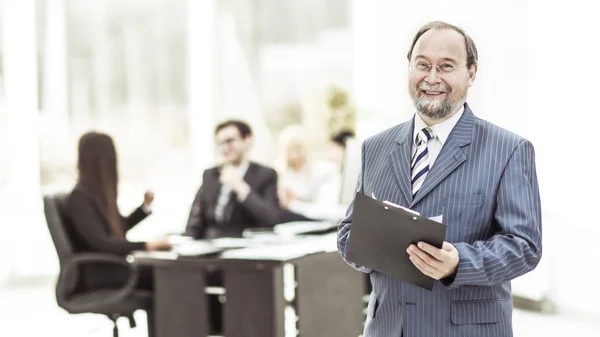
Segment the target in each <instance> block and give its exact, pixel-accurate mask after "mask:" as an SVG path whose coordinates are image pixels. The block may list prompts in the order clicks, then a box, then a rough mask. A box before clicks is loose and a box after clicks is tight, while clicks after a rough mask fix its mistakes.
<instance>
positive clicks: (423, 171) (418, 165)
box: [410, 128, 436, 199]
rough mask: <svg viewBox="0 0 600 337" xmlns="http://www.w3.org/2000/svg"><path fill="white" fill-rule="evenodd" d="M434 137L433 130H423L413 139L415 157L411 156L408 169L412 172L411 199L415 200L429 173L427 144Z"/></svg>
mask: <svg viewBox="0 0 600 337" xmlns="http://www.w3.org/2000/svg"><path fill="white" fill-rule="evenodd" d="M435 137H436V135H435V133H434V132H433V129H431V128H423V129H422V130H421V131H419V133H418V134H417V139H415V143H416V144H415V145H416V146H417V151H415V155H414V156H413V158H412V160H411V165H410V169H411V172H412V175H411V182H412V195H413V199H414V198H415V196H416V195H417V192H418V191H419V189H420V188H421V186H422V185H423V181H425V177H426V176H427V172H429V155H428V151H427V142H428V141H429V140H430V139H432V138H435Z"/></svg>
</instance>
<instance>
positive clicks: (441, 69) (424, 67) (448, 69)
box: [410, 61, 462, 75]
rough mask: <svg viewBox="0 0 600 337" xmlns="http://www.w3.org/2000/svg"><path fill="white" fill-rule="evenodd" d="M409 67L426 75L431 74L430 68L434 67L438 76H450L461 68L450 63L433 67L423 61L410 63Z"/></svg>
mask: <svg viewBox="0 0 600 337" xmlns="http://www.w3.org/2000/svg"><path fill="white" fill-rule="evenodd" d="M410 66H411V67H413V68H414V69H415V70H417V71H419V72H422V73H427V74H428V73H430V72H431V68H433V67H435V70H436V72H437V73H438V74H440V75H442V74H450V73H452V72H453V71H455V70H457V69H460V68H462V67H457V66H455V65H453V64H451V63H442V64H440V65H435V66H434V65H432V64H429V63H427V62H425V61H418V62H412V63H410Z"/></svg>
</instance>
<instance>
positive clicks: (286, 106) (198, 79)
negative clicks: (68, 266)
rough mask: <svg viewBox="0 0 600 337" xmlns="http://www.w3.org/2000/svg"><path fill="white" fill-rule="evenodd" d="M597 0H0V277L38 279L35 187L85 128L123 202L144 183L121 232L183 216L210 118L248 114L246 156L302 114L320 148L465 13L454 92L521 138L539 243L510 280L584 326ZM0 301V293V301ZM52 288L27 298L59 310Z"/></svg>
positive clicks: (71, 154)
mask: <svg viewBox="0 0 600 337" xmlns="http://www.w3.org/2000/svg"><path fill="white" fill-rule="evenodd" d="M595 7H596V6H595V5H594V4H593V3H592V2H588V1H583V0H576V1H553V2H552V1H550V2H547V1H536V0H528V1H522V0H508V1H496V2H491V3H490V2H481V1H471V0H460V1H458V0H457V1H441V0H433V1H429V2H427V3H422V2H410V3H405V2H398V1H393V0H377V1H373V0H371V1H366V0H302V1H298V0H176V1H174V0H170V1H169V0H126V1H124V0H120V1H116V0H114V1H113V0H102V1H86V0H38V1H34V0H0V8H1V9H2V12H1V14H0V209H1V211H0V231H1V232H2V235H0V254H1V255H0V256H2V258H1V259H0V284H1V286H0V289H1V290H0V294H2V296H3V297H5V296H6V297H5V298H10V299H11V301H20V299H23V300H31V301H34V300H33V299H31V298H30V297H31V295H27V294H36V291H42V290H39V289H45V290H43V291H51V287H48V286H47V285H46V284H47V283H51V282H52V279H53V277H54V276H55V274H56V272H57V269H58V263H57V259H56V254H55V252H54V247H53V245H52V242H51V240H50V237H49V235H48V232H47V228H46V223H45V219H44V217H43V210H42V204H41V198H40V196H41V194H42V193H44V192H47V191H54V190H68V189H70V188H71V187H72V185H73V183H74V180H75V177H76V170H75V160H76V143H77V139H78V137H79V136H80V135H81V134H82V133H83V132H84V131H85V130H88V129H90V128H94V129H98V130H102V131H107V132H109V133H110V134H111V135H112V136H113V137H114V139H115V141H116V145H117V148H118V152H119V168H120V173H121V185H120V191H121V199H120V200H119V202H120V205H121V207H122V208H123V209H124V210H125V209H131V208H133V207H134V206H136V205H137V204H139V202H140V201H141V198H142V193H143V191H144V190H145V189H146V188H151V189H153V190H154V191H155V192H156V202H155V205H154V208H155V211H154V216H153V217H151V218H150V219H148V220H147V221H146V223H144V225H142V226H140V227H139V228H136V229H135V230H134V231H133V232H132V233H131V238H132V239H148V238H152V237H156V236H159V235H161V234H164V233H167V232H180V231H182V230H183V228H184V225H185V219H186V218H187V214H188V211H189V206H190V203H191V201H192V198H193V195H194V192H195V190H196V189H197V187H198V186H199V185H200V183H201V181H200V179H201V171H202V169H204V168H206V167H208V166H210V165H211V164H212V163H214V160H215V153H214V140H213V127H214V124H215V123H216V122H218V121H221V120H223V119H225V118H229V117H238V118H243V119H246V120H249V121H250V122H251V124H252V127H253V128H254V130H255V134H256V137H255V144H254V149H253V158H255V159H256V160H257V161H259V162H262V163H265V164H269V165H272V164H273V163H274V161H275V160H276V159H277V158H276V156H277V151H276V144H275V140H276V138H277V135H278V133H279V132H280V131H281V130H282V129H283V128H284V127H285V126H287V125H290V124H298V123H299V124H302V125H303V126H305V127H306V128H307V129H308V130H309V131H310V135H309V138H310V139H311V146H312V148H313V150H314V156H315V157H316V158H320V157H323V156H324V155H325V154H324V153H321V152H320V149H321V148H322V145H323V144H325V143H326V141H327V134H328V132H329V130H331V128H335V125H336V124H335V123H336V122H339V121H336V116H347V115H350V116H355V120H356V123H355V127H356V131H357V135H358V138H359V139H364V138H365V137H368V136H369V135H371V134H374V133H376V132H377V131H379V130H382V129H383V128H386V127H388V126H390V125H393V124H396V123H399V122H401V121H403V120H406V119H408V118H409V117H410V116H411V115H412V113H413V108H412V103H411V102H410V100H409V97H408V95H407V88H406V83H407V80H406V78H407V66H406V59H405V55H406V51H407V48H408V46H409V44H410V40H411V39H412V36H413V34H414V33H415V32H416V30H417V29H418V28H419V27H420V26H421V25H422V24H423V23H425V22H428V21H431V20H436V19H441V20H444V21H448V22H450V23H455V24H457V25H459V26H461V27H463V28H464V29H465V30H466V31H467V33H469V34H470V35H471V36H472V37H473V38H474V40H475V42H476V43H477V46H478V48H479V50H480V63H479V72H478V76H477V81H476V84H475V86H474V87H473V88H472V89H471V91H470V95H469V103H470V105H471V107H472V108H473V110H474V112H475V114H476V115H478V116H479V117H482V118H485V119H487V120H490V121H492V122H494V123H496V124H499V125H501V126H503V127H506V128H508V129H510V130H512V131H515V132H517V133H519V134H521V135H523V136H525V137H527V138H529V139H530V140H531V141H532V142H533V144H534V145H535V147H536V153H537V166H538V174H539V180H540V186H541V194H542V201H543V205H542V206H543V216H544V257H543V259H542V263H541V264H540V266H539V267H538V269H537V270H536V271H535V272H534V273H532V274H530V275H527V276H526V277H525V278H523V279H522V280H518V281H517V282H515V284H514V290H515V293H518V294H520V295H522V296H524V297H525V298H532V299H534V300H540V299H541V300H546V301H548V303H551V304H552V307H553V309H554V310H556V311H557V312H558V313H556V314H553V315H558V316H556V317H562V318H563V319H564V320H565V321H564V322H566V323H564V324H565V329H566V326H570V327H572V328H573V329H576V327H577V326H582V327H583V328H582V329H587V328H585V327H588V328H589V331H592V330H594V329H595V330H596V331H598V330H600V326H599V325H597V323H596V325H593V324H594V321H596V322H597V321H598V318H600V291H599V290H598V288H597V287H595V285H594V284H595V280H597V279H598V276H600V273H599V272H598V271H597V265H598V263H597V251H598V249H597V244H598V243H597V241H598V240H597V238H598V237H600V226H599V222H598V220H597V217H598V216H597V215H596V214H595V213H596V212H595V211H596V209H597V207H596V205H597V203H598V197H597V191H599V190H600V179H599V178H598V176H597V173H596V170H595V167H596V164H597V162H598V161H597V159H596V155H595V154H596V152H597V147H598V145H599V141H598V140H597V135H596V132H595V131H596V129H597V126H598V122H599V121H600V118H599V117H598V104H597V103H596V100H597V99H596V97H595V96H596V93H595V89H596V88H597V87H598V81H599V79H600V76H599V75H600V69H599V67H598V66H597V65H596V63H597V60H596V59H597V57H596V56H597V55H598V46H597V43H596V42H595V40H596V37H595V32H596V31H597V28H595V27H594V22H595V21H594V20H596V18H595V13H596V12H597V10H596V8H595ZM340 101H341V102H342V104H337V103H339V102H340ZM48 280H49V281H48ZM15 294H21V295H15ZM44 296H45V297H41V298H42V299H43V302H51V301H53V299H52V297H51V294H48V295H44ZM42 299H39V300H37V301H38V302H39V301H42ZM7 303H8V302H7V301H5V300H4V298H3V299H2V300H0V307H2V309H1V310H0V313H2V314H3V315H5V314H7V312H8V313H10V311H11V310H9V306H8V305H7ZM35 303H37V302H35V301H34V302H32V305H34V304H35ZM53 305H54V303H44V304H43V305H42V306H43V307H47V308H52V310H56V311H58V310H59V309H58V308H54V307H53ZM31 310H34V309H31ZM48 310H51V309H48ZM23 314H26V312H16V313H13V316H14V321H16V322H25V319H24V318H23V316H22V315H23ZM4 317H10V316H4ZM49 317H52V315H50V316H49ZM61 317H62V316H61ZM527 317H529V316H527ZM535 317H536V318H531V322H538V321H537V319H538V318H537V317H538V316H535ZM550 317H552V316H550ZM40 319H41V320H42V321H43V322H46V323H47V324H49V325H50V326H52V325H53V324H52V321H47V320H44V319H43V318H40ZM571 319H572V321H571ZM75 320H76V319H75ZM3 321H4V319H3ZM72 321H73V318H71V319H67V318H64V322H72ZM519 322H521V323H523V324H527V323H524V322H525V321H519V319H516V324H518V323H519ZM528 322H529V321H528ZM539 322H546V321H545V320H542V321H539ZM533 324H536V323H533ZM544 324H545V323H544ZM557 324H558V323H557ZM561 326H562V325H561ZM24 329H27V328H26V327H24ZM528 329H531V330H528ZM48 331H49V330H48ZM516 331H517V332H521V334H520V335H522V336H525V335H527V334H525V331H536V330H534V329H533V327H531V326H525V325H523V326H521V327H519V326H516ZM564 331H569V330H564ZM587 331H588V330H581V333H580V334H574V335H578V336H583V335H585V333H587ZM555 332H557V335H562V334H559V333H558V332H560V329H555ZM590 336H591V335H590Z"/></svg>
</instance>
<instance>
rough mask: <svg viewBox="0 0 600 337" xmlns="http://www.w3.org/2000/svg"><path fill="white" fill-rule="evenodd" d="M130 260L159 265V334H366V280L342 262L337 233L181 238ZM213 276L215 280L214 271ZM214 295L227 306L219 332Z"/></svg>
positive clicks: (178, 336) (344, 336)
mask: <svg viewBox="0 0 600 337" xmlns="http://www.w3.org/2000/svg"><path fill="white" fill-rule="evenodd" d="M301 227H302V226H301ZM280 228H281V227H280ZM287 228H288V229H289V228H292V227H291V226H289V227H287ZM132 258H133V259H132V263H135V264H140V265H150V266H153V269H154V311H155V320H156V322H155V324H156V325H155V332H156V337H167V336H168V337H192V336H193V337H205V336H225V337H291V336H302V337H311V336H314V337H324V336H327V337H349V336H350V337H352V336H359V335H360V334H361V332H362V327H363V322H364V318H365V317H364V306H365V303H364V295H365V289H366V288H367V287H366V285H365V282H366V278H365V275H364V274H362V273H360V272H357V271H356V270H354V269H352V268H351V267H349V266H348V265H346V263H345V262H344V261H343V259H342V258H341V256H340V255H339V253H338V252H337V250H336V235H335V232H333V233H331V232H329V233H325V234H318V235H307V234H305V233H303V232H302V231H291V232H289V231H288V232H286V231H278V232H273V233H268V234H261V235H256V236H253V237H250V238H220V239H214V240H182V241H181V242H180V243H179V244H177V245H176V246H175V248H174V249H173V251H170V252H135V253H134V254H133V255H132ZM215 274H218V275H219V277H218V278H219V280H218V281H217V282H218V283H216V284H214V282H215V281H214V280H213V278H214V277H210V276H209V275H215ZM211 282H213V283H212V284H211ZM211 296H217V297H218V298H219V299H220V302H222V303H223V305H222V308H223V310H222V331H220V332H214V331H213V332H211V320H210V319H209V308H210V306H209V298H210V297H211ZM211 333H212V334H213V335H211Z"/></svg>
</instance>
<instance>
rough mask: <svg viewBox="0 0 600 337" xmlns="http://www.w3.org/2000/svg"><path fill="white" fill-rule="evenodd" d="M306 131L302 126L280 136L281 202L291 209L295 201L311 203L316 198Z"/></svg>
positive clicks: (296, 126)
mask: <svg viewBox="0 0 600 337" xmlns="http://www.w3.org/2000/svg"><path fill="white" fill-rule="evenodd" d="M306 138H307V133H306V130H305V129H304V128H303V127H302V126H300V125H292V126H288V127H287V128H285V129H284V130H283V131H281V133H280V134H279V138H278V141H277V145H278V148H279V163H278V165H277V168H278V170H279V200H280V203H281V206H282V207H283V208H286V209H289V208H290V206H291V205H290V204H292V203H293V202H294V201H295V200H298V201H311V200H312V199H313V198H314V194H315V186H314V172H313V168H312V167H311V165H310V163H309V155H308V152H309V150H308V142H307V141H306Z"/></svg>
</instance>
